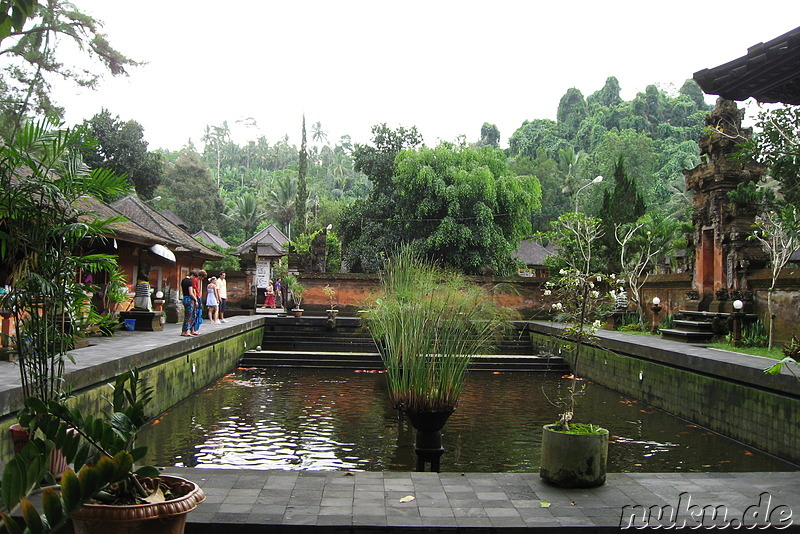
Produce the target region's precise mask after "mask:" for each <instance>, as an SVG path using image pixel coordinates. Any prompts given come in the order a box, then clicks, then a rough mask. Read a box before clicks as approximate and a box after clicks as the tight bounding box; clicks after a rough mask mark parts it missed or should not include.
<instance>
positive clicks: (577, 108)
mask: <svg viewBox="0 0 800 534" xmlns="http://www.w3.org/2000/svg"><path fill="white" fill-rule="evenodd" d="M588 114H589V107H588V106H587V105H586V101H585V100H584V99H583V93H581V92H580V91H579V90H578V89H575V88H574V87H573V88H571V89H568V90H567V92H566V93H565V94H564V96H562V97H561V100H560V101H559V103H558V112H557V114H556V119H557V120H558V123H559V124H561V125H562V126H563V127H564V133H565V134H566V137H567V139H568V140H572V139H574V138H575V135H576V134H577V133H578V128H580V126H581V123H582V122H583V121H584V120H585V119H586V116H587V115H588Z"/></svg>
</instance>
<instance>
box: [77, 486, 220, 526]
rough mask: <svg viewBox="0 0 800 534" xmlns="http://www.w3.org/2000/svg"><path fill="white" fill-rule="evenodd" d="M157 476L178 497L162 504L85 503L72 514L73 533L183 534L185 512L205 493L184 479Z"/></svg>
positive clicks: (203, 497) (201, 498)
mask: <svg viewBox="0 0 800 534" xmlns="http://www.w3.org/2000/svg"><path fill="white" fill-rule="evenodd" d="M158 478H159V479H160V480H161V481H162V482H164V483H166V484H167V485H168V486H169V488H170V490H171V491H172V493H173V494H175V495H178V496H179V497H177V498H175V499H172V500H170V501H165V502H161V503H154V504H136V505H130V506H109V505H104V504H85V505H83V506H82V507H81V508H79V509H78V511H77V512H75V513H73V514H72V524H73V526H74V528H75V534H93V533H94V534H96V533H98V532H102V533H103V534H131V533H135V532H142V533H144V532H146V533H147V534H182V533H183V531H184V527H185V526H186V514H188V513H189V512H191V511H192V510H194V509H195V508H197V505H198V504H200V503H201V502H203V501H204V500H205V499H206V495H205V493H203V490H202V489H200V487H199V486H198V485H197V484H195V483H194V482H190V481H188V480H185V479H183V478H179V477H173V476H168V475H161V476H160V477H158Z"/></svg>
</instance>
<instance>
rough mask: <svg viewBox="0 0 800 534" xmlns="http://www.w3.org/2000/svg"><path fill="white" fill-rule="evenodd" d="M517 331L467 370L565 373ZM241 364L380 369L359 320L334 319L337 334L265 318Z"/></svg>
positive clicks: (315, 322)
mask: <svg viewBox="0 0 800 534" xmlns="http://www.w3.org/2000/svg"><path fill="white" fill-rule="evenodd" d="M517 328H522V327H517ZM517 328H515V329H512V330H511V331H510V332H508V333H507V334H506V336H505V337H504V339H503V340H502V341H501V342H500V343H499V345H498V347H497V349H496V350H495V352H494V353H493V354H487V355H474V356H473V359H472V362H471V364H470V370H472V371H489V372H509V371H542V372H559V373H566V372H569V368H568V367H567V365H566V362H565V361H564V360H563V359H562V358H561V357H558V356H552V355H546V354H543V355H540V354H537V352H538V351H536V350H535V349H534V347H533V346H532V345H531V341H530V337H529V336H528V334H527V332H525V331H524V330H518V329H517ZM240 365H241V366H242V367H298V368H338V369H358V370H370V371H376V370H383V362H382V361H381V358H380V354H379V352H378V348H377V347H376V346H375V343H374V342H373V340H372V337H371V336H370V335H369V333H367V332H366V331H365V330H363V329H362V328H361V320H360V318H357V317H338V318H337V319H336V328H335V329H331V328H330V325H329V324H328V323H327V321H326V318H325V317H301V318H294V317H267V320H266V329H265V333H264V339H263V341H262V344H261V346H260V350H249V351H247V352H245V353H244V355H243V356H242V359H241V360H240Z"/></svg>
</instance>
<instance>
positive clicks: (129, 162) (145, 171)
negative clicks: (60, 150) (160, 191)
mask: <svg viewBox="0 0 800 534" xmlns="http://www.w3.org/2000/svg"><path fill="white" fill-rule="evenodd" d="M84 126H86V129H87V131H88V133H89V134H90V135H91V137H92V138H94V140H95V141H96V144H95V146H94V147H93V148H92V149H87V150H86V153H85V154H84V161H85V162H86V164H87V165H89V167H91V168H100V167H104V168H107V169H111V170H113V171H114V172H115V173H117V174H120V175H126V176H127V177H128V181H129V182H130V184H131V185H133V186H134V188H135V189H136V192H137V193H138V194H139V196H140V197H142V198H143V199H145V200H146V199H150V198H153V196H154V195H155V190H156V187H158V185H159V183H161V177H162V174H163V168H162V167H163V164H162V158H161V154H158V153H155V152H149V151H148V150H147V141H145V140H144V129H143V128H142V126H141V124H139V123H138V122H136V121H133V120H129V121H125V122H123V121H122V120H121V119H120V118H119V116H116V117H112V116H111V112H110V111H108V110H107V109H103V110H102V111H101V112H100V113H98V114H97V115H95V116H94V117H92V118H91V119H90V120H88V121H84Z"/></svg>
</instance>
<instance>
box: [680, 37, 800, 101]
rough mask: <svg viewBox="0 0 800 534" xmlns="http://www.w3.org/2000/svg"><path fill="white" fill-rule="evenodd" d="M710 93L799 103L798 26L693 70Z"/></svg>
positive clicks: (799, 44)
mask: <svg viewBox="0 0 800 534" xmlns="http://www.w3.org/2000/svg"><path fill="white" fill-rule="evenodd" d="M694 81H696V82H697V84H698V85H699V86H700V88H701V89H703V91H705V92H706V93H708V94H710V95H719V96H721V97H723V98H727V99H728V100H746V99H748V98H750V97H753V98H755V99H756V100H758V101H759V102H783V103H785V104H792V105H800V28H796V29H794V30H792V31H790V32H787V33H785V34H783V35H781V36H780V37H776V38H775V39H772V40H771V41H768V42H766V43H758V44H756V45H753V46H751V47H750V48H748V49H747V55H746V56H742V57H740V58H738V59H734V60H733V61H729V62H728V63H725V64H723V65H720V66H718V67H713V68H710V69H703V70H701V71H698V72H695V73H694Z"/></svg>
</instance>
